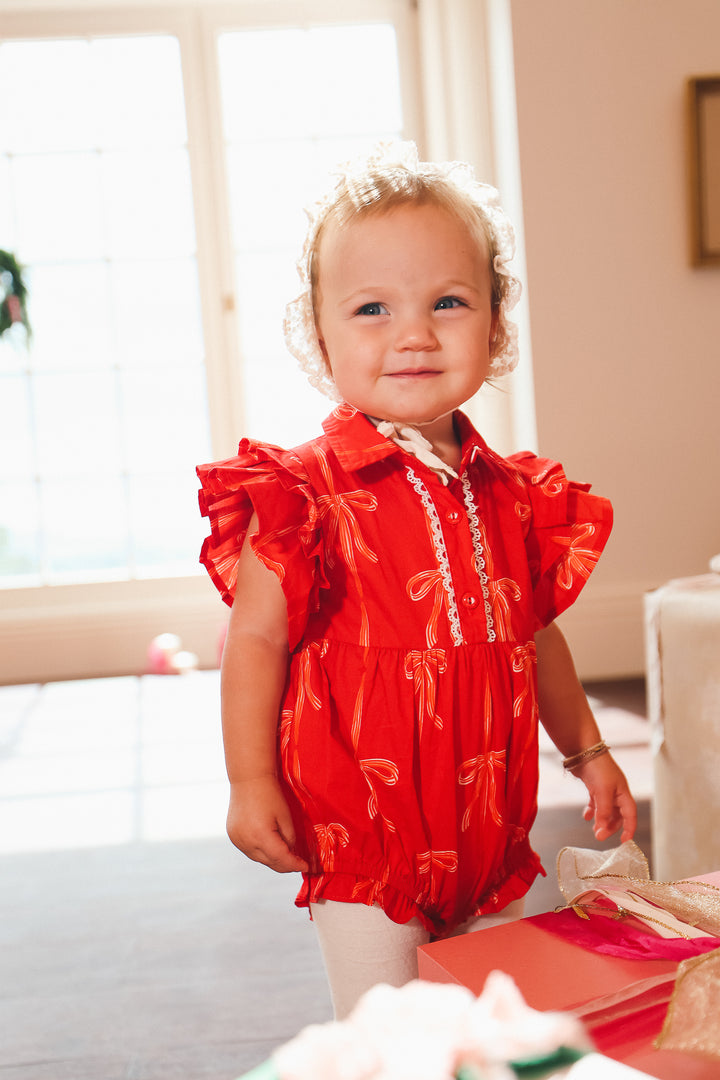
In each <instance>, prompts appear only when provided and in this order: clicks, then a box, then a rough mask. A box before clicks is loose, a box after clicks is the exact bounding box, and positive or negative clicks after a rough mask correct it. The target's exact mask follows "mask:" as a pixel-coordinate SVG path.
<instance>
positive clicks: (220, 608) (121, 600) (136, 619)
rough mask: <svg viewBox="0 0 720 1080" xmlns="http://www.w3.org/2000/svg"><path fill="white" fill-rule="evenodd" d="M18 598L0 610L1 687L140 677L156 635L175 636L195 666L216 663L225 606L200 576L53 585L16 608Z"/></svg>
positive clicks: (18, 603) (207, 582)
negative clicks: (192, 657) (73, 680)
mask: <svg viewBox="0 0 720 1080" xmlns="http://www.w3.org/2000/svg"><path fill="white" fill-rule="evenodd" d="M38 592H39V590H38ZM18 597H19V590H18V591H17V592H16V593H14V594H13V599H14V601H15V602H14V604H12V603H11V604H4V605H3V607H2V609H1V610H0V684H8V683H36V682H51V681H55V680H60V679H81V678H101V677H105V676H114V675H139V674H143V673H144V672H145V671H146V670H147V651H148V645H149V643H150V642H151V641H152V639H153V638H154V637H155V636H156V635H158V634H163V633H173V634H177V635H178V636H179V637H180V638H181V640H182V647H183V649H186V650H188V651H189V652H193V653H195V654H196V655H197V656H198V659H199V664H200V666H201V667H203V668H208V667H215V666H217V663H218V646H219V641H220V637H221V634H222V631H223V628H224V626H225V624H226V622H227V613H228V609H227V608H226V606H225V605H224V604H223V603H222V601H221V600H220V598H219V596H218V594H217V592H215V590H214V589H213V588H212V586H211V585H210V582H209V581H205V580H204V579H202V578H182V579H174V580H169V581H168V580H164V581H145V582H117V583H106V584H102V585H97V586H87V587H68V588H67V589H63V587H59V588H57V589H54V590H53V591H52V592H51V594H50V595H48V594H47V593H46V594H45V595H44V597H43V596H42V595H29V593H28V594H26V597H25V598H24V602H22V605H21V602H20V600H19V599H18ZM5 599H7V597H6V598H5Z"/></svg>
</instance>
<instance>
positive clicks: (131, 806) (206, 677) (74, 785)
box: [0, 671, 651, 854]
mask: <svg viewBox="0 0 720 1080" xmlns="http://www.w3.org/2000/svg"><path fill="white" fill-rule="evenodd" d="M588 693H589V696H590V699H591V703H592V704H593V705H594V707H595V709H596V712H597V715H598V717H599V720H600V723H601V727H602V730H603V735H604V737H605V739H606V740H607V741H608V742H609V743H610V744H611V745H612V747H613V750H614V753H615V756H616V757H617V759H618V760H619V762H620V764H621V766H622V768H623V769H624V770H625V772H626V774H627V776H628V779H629V780H630V783H631V786H632V787H633V790H634V792H635V794H636V797H637V798H648V797H649V795H650V790H651V786H650V785H651V775H650V753H649V746H648V725H647V721H646V720H645V719H644V717H643V715H642V712H643V708H644V701H643V696H642V685H641V684H640V683H631V684H620V685H619V688H618V689H617V690H616V691H615V696H616V697H617V699H618V701H619V702H621V704H617V705H615V704H613V703H612V702H613V693H612V690H609V689H608V687H607V685H605V686H603V685H601V686H599V687H598V688H597V689H595V688H594V687H593V686H589V687H588ZM633 710H636V712H634V711H633ZM218 716H219V676H218V672H216V671H204V672H193V673H191V674H188V675H184V676H180V677H175V678H172V677H163V676H152V675H146V676H143V677H140V678H135V677H126V678H115V679H96V680H95V679H92V680H84V681H79V682H65V683H51V684H49V685H45V686H6V687H0V854H2V853H11V852H22V851H25V852H27V851H46V850H58V849H68V848H78V847H95V846H107V845H115V844H127V843H136V842H148V843H151V842H155V841H168V840H180V839H197V838H200V837H213V836H223V835H224V815H225V805H226V798H227V781H226V778H225V771H224V766H223V759H222V747H221V743H220V736H219V726H218ZM540 745H541V782H540V805H541V807H546V806H547V807H558V806H568V807H570V806H576V805H581V803H582V800H583V791H584V789H583V788H582V785H581V784H580V783H578V782H577V781H576V780H573V779H572V778H571V777H569V776H567V775H566V774H564V773H563V769H562V766H561V764H560V760H559V757H558V754H557V752H556V751H555V749H554V747H553V746H552V743H551V742H550V740H549V739H548V738H547V736H546V735H544V733H542V731H541V744H540Z"/></svg>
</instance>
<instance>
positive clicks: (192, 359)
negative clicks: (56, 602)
mask: <svg viewBox="0 0 720 1080" xmlns="http://www.w3.org/2000/svg"><path fill="white" fill-rule="evenodd" d="M128 72H132V73H133V78H132V79H128V77H127V75H128ZM49 87H51V88H52V92H48V88H49ZM0 98H1V99H2V100H5V101H8V100H12V101H13V102H14V105H13V108H12V109H9V110H7V112H6V114H5V118H6V121H7V122H6V123H5V124H4V127H3V135H2V141H3V144H2V146H0V154H1V155H2V164H3V170H2V181H1V188H0V204H3V205H5V206H6V208H7V209H6V212H5V221H4V222H3V225H4V231H3V234H2V235H1V236H0V247H2V248H3V249H9V250H12V251H14V252H15V254H16V255H17V257H18V258H19V260H20V262H21V263H22V264H24V265H25V266H26V267H27V285H28V290H29V294H30V303H29V307H30V318H31V321H32V327H33V336H32V339H31V342H30V347H29V348H27V349H25V348H24V347H22V345H19V344H18V343H17V341H16V342H15V343H14V344H10V345H3V346H0V348H1V352H0V387H1V389H0V444H1V450H2V452H1V453H0V475H1V476H2V495H1V496H0V515H1V517H2V520H1V521H0V574H2V575H3V576H4V578H5V579H6V583H8V584H14V585H17V584H22V583H23V582H27V583H28V584H35V583H41V582H57V581H68V580H88V579H96V580H97V579H105V580H108V579H113V578H117V577H121V578H122V577H126V576H137V575H143V574H153V573H158V572H161V573H173V572H177V571H179V570H181V569H182V570H184V569H186V568H187V565H188V564H189V563H190V561H191V559H193V556H194V554H195V553H194V551H193V546H194V542H195V543H196V542H197V540H196V538H197V536H198V532H199V529H198V525H197V521H196V515H195V513H194V503H193V499H194V482H193V477H192V474H191V471H190V470H191V467H192V464H193V462H194V461H195V460H197V457H198V455H199V456H201V457H202V456H204V455H207V453H208V451H209V446H210V441H209V429H208V415H207V405H206V394H205V377H204V367H203V359H204V357H203V344H202V331H201V322H200V308H199V300H198V280H197V267H196V260H195V229H194V220H193V204H192V189H191V184H190V171H189V164H188V151H187V133H186V127H185V116H184V104H183V87H182V77H181V66H180V50H179V47H178V43H177V41H176V40H174V39H173V38H169V37H147V38H142V37H137V38H108V39H96V40H66V41H37V42H36V41H18V42H7V43H5V44H2V45H0ZM193 561H194V560H193Z"/></svg>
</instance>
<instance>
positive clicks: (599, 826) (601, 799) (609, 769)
mask: <svg viewBox="0 0 720 1080" xmlns="http://www.w3.org/2000/svg"><path fill="white" fill-rule="evenodd" d="M573 775H574V776H577V777H579V778H580V779H581V780H582V782H583V783H584V785H585V787H586V788H587V790H588V796H589V798H588V804H587V806H586V807H585V810H584V811H583V817H584V818H585V821H592V820H593V818H594V819H595V824H594V827H593V832H594V833H595V839H596V840H607V838H608V837H609V836H612V834H613V833H615V832H617V831H618V829H620V828H622V830H623V831H622V835H621V837H620V842H621V843H623V844H624V843H625V841H626V840H632V838H633V835H634V833H635V826H636V825H637V807H636V805H635V800H634V799H633V797H632V795H631V794H630V788H629V787H628V782H627V780H626V779H625V775H624V774H623V772H622V770H621V769H620V768H619V766H618V765H617V763H616V762H615V760H614V759H613V758H612V757H611V756H610V754H601V755H600V757H596V758H593V759H592V760H591V761H588V763H587V764H586V765H582V766H580V768H577V769H573Z"/></svg>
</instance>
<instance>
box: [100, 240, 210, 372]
mask: <svg viewBox="0 0 720 1080" xmlns="http://www.w3.org/2000/svg"><path fill="white" fill-rule="evenodd" d="M111 278H112V302H113V310H114V313H115V320H114V325H115V333H116V347H117V350H118V352H117V355H118V360H119V362H120V363H121V364H122V366H123V367H147V366H148V365H151V366H155V367H158V366H160V367H163V368H164V369H168V368H170V370H171V372H172V371H175V369H176V368H177V367H178V366H179V365H181V364H188V363H193V364H197V363H200V362H202V359H203V351H204V350H203V337H202V323H201V318H200V297H199V287H198V275H197V266H196V264H195V260H194V259H193V258H184V259H175V260H169V259H158V260H152V261H147V262H135V261H124V262H117V263H114V264H113V266H112V268H111Z"/></svg>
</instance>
